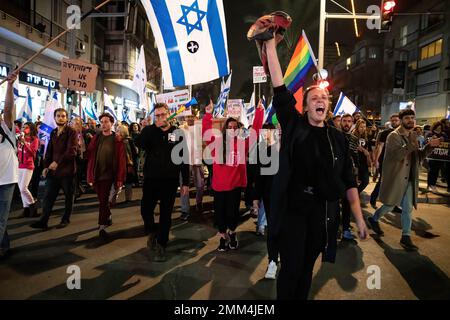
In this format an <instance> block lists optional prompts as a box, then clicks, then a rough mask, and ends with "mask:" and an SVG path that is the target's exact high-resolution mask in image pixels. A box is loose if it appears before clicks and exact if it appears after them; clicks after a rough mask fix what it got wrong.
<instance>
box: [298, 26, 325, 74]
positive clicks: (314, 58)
mask: <svg viewBox="0 0 450 320" xmlns="http://www.w3.org/2000/svg"><path fill="white" fill-rule="evenodd" d="M302 36H303V38H304V39H305V42H306V45H307V46H308V49H309V53H310V54H311V56H312V60H313V62H314V66H315V67H316V70H317V74H318V76H319V78H320V79H321V80H322V75H321V74H320V69H319V66H318V65H317V60H316V56H315V55H314V51H313V49H312V47H311V44H310V43H309V40H308V37H307V36H306V33H305V30H302Z"/></svg>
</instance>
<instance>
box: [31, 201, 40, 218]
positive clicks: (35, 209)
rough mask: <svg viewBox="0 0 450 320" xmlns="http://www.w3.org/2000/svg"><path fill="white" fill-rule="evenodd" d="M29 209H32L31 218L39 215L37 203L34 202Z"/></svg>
mask: <svg viewBox="0 0 450 320" xmlns="http://www.w3.org/2000/svg"><path fill="white" fill-rule="evenodd" d="M29 210H30V217H31V218H36V217H38V216H39V215H38V212H37V206H36V203H33V204H32V205H30V207H29Z"/></svg>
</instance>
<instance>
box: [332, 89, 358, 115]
mask: <svg viewBox="0 0 450 320" xmlns="http://www.w3.org/2000/svg"><path fill="white" fill-rule="evenodd" d="M356 111H360V110H359V109H358V107H357V106H356V105H355V104H354V103H353V102H352V101H351V100H350V99H349V98H347V97H346V96H345V95H344V94H343V93H342V92H341V94H340V95H339V99H338V102H337V104H336V107H335V108H334V112H333V115H335V116H336V115H338V116H342V115H344V114H346V113H348V114H353V113H354V112H356Z"/></svg>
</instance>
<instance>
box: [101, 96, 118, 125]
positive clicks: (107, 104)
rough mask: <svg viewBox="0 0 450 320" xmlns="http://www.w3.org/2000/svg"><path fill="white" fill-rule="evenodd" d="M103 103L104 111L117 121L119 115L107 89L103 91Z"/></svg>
mask: <svg viewBox="0 0 450 320" xmlns="http://www.w3.org/2000/svg"><path fill="white" fill-rule="evenodd" d="M103 103H104V111H105V112H107V113H109V114H110V115H112V116H113V118H114V120H115V121H117V115H116V112H115V111H114V105H113V103H112V101H111V98H110V97H109V94H108V91H107V90H106V88H105V89H104V91H103Z"/></svg>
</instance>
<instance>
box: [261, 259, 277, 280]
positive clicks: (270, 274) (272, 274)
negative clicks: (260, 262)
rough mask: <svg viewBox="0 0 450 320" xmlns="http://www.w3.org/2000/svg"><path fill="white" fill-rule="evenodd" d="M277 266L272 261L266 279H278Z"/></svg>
mask: <svg viewBox="0 0 450 320" xmlns="http://www.w3.org/2000/svg"><path fill="white" fill-rule="evenodd" d="M277 269H278V267H277V264H276V262H275V261H270V263H269V266H268V267H267V271H266V275H265V276H264V278H266V279H272V280H275V279H276V278H277Z"/></svg>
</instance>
